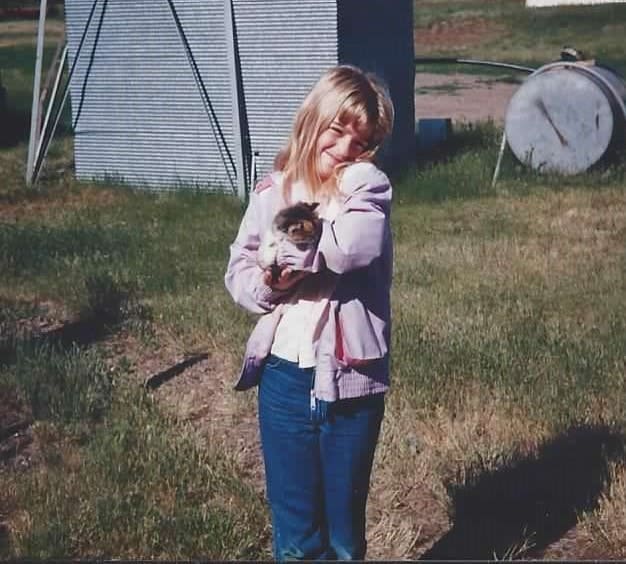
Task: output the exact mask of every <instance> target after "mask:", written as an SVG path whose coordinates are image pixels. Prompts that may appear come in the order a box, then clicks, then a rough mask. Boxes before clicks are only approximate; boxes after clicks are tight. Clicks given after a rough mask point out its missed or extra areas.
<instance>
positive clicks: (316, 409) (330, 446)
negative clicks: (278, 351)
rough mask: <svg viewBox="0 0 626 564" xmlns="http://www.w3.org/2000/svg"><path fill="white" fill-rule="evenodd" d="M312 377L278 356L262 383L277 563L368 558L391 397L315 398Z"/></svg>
mask: <svg viewBox="0 0 626 564" xmlns="http://www.w3.org/2000/svg"><path fill="white" fill-rule="evenodd" d="M313 378H314V371H313V369H312V368H311V369H302V368H299V367H298V365H297V364H296V363H293V362H288V361H286V360H283V359H280V358H278V357H276V356H273V355H271V356H270V357H269V358H268V360H267V363H266V365H265V369H264V371H263V374H262V376H261V382H260V384H259V423H260V429H261V445H262V448H263V457H264V461H265V477H266V482H267V496H268V499H269V504H270V509H271V514H272V530H273V550H274V558H275V559H276V560H279V561H283V560H293V559H295V560H298V559H302V560H316V559H317V560H333V559H339V560H362V559H363V558H364V557H365V549H366V542H365V504H366V501H367V493H368V489H369V480H370V473H371V470H372V461H373V458H374V450H375V448H376V442H377V440H378V434H379V431H380V424H381V421H382V418H383V413H384V409H385V404H384V394H377V395H373V396H366V397H362V398H355V399H348V400H340V401H337V402H333V403H327V402H321V401H319V400H316V399H315V398H313V400H312V399H311V398H312V396H311V389H312V384H313Z"/></svg>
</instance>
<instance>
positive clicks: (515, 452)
mask: <svg viewBox="0 0 626 564" xmlns="http://www.w3.org/2000/svg"><path fill="white" fill-rule="evenodd" d="M546 436H548V429H547V427H546V426H545V425H543V424H540V423H538V422H537V421H534V420H533V419H532V418H531V417H529V416H528V414H525V413H523V412H522V411H521V410H520V409H519V408H518V407H517V406H515V405H513V404H512V403H511V402H510V401H509V400H507V399H506V398H505V397H503V396H502V395H501V394H498V393H495V392H492V391H489V390H487V389H485V388H481V387H480V386H474V387H468V389H467V390H465V391H464V392H462V393H460V394H459V400H458V403H457V404H456V405H454V406H443V405H438V406H434V408H433V409H432V410H416V409H415V407H414V405H412V402H411V401H410V396H409V395H408V394H406V393H405V390H403V387H402V386H401V385H399V386H397V388H396V389H395V390H394V392H393V393H392V394H391V395H390V397H389V401H388V403H387V413H386V416H385V422H384V425H383V435H382V438H381V441H380V444H379V447H378V452H377V457H376V466H375V470H374V476H373V488H372V493H371V505H372V506H374V508H371V509H370V515H369V520H370V529H369V531H368V539H369V543H370V547H371V549H370V552H369V555H370V557H372V558H376V557H383V556H382V555H384V557H385V558H392V559H394V558H415V557H416V556H417V555H419V554H422V553H424V552H425V551H426V550H427V549H429V548H430V547H431V546H432V545H433V544H434V543H435V542H436V541H437V540H438V539H439V538H440V537H441V536H442V535H443V533H444V532H445V531H446V530H447V529H449V527H450V525H451V523H452V519H453V517H454V507H453V506H452V500H451V498H450V495H449V492H450V490H451V489H454V488H455V487H457V488H458V487H462V486H466V485H468V484H469V483H471V481H472V480H473V479H475V477H476V475H477V474H480V473H486V472H493V471H497V470H498V469H500V468H501V467H503V466H506V464H508V463H511V462H512V461H514V460H517V459H519V458H526V457H529V456H532V454H533V453H534V452H535V450H536V447H537V445H539V444H540V443H541V442H542V441H543V440H544V439H545V438H546Z"/></svg>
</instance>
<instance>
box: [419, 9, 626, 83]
mask: <svg viewBox="0 0 626 564" xmlns="http://www.w3.org/2000/svg"><path fill="white" fill-rule="evenodd" d="M414 20H415V24H416V34H417V35H418V37H419V34H420V33H421V32H422V31H421V30H422V29H428V28H430V27H432V26H433V25H438V24H441V22H447V23H448V24H450V25H460V24H461V22H463V21H467V20H470V21H471V22H477V21H478V22H483V23H484V24H485V25H486V29H487V30H490V31H489V32H486V33H484V37H482V38H481V35H480V34H479V35H478V38H473V39H468V40H466V41H465V42H463V41H464V40H463V39H462V38H461V37H459V39H458V41H455V40H454V34H452V35H451V37H450V38H449V39H448V41H447V42H446V43H444V44H438V43H437V42H436V41H433V42H431V45H429V46H420V49H418V51H416V56H418V57H419V56H432V55H439V56H460V57H462V58H474V59H486V60H492V61H499V62H508V63H516V64H522V65H527V66H531V67H538V66H540V65H542V64H545V63H548V62H550V61H554V60H557V59H558V58H559V53H560V51H561V48H562V47H563V46H564V45H569V46H573V47H576V48H577V49H580V50H582V51H583V52H584V53H586V54H587V55H588V56H590V57H592V58H595V59H597V60H599V61H600V62H602V63H604V64H607V65H611V66H613V67H614V68H616V69H617V70H618V72H620V73H622V74H624V73H625V72H626V63H625V61H626V46H625V45H624V42H623V41H622V39H621V38H622V37H624V35H625V34H626V6H624V5H623V4H609V5H602V6H598V5H596V6H561V7H555V8H538V9H530V8H526V7H525V6H524V2H522V1H520V0H504V1H501V2H489V3H485V2H476V1H475V0H467V1H454V2H446V1H443V0H427V1H425V2H415V4H414ZM469 68H470V67H463V68H462V70H463V71H464V72H465V71H466V70H468V69H469Z"/></svg>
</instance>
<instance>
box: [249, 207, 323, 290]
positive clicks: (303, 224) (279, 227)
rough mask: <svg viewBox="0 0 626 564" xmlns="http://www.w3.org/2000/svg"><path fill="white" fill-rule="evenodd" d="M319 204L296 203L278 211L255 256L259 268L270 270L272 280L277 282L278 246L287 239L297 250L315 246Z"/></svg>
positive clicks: (278, 269) (278, 268)
mask: <svg viewBox="0 0 626 564" xmlns="http://www.w3.org/2000/svg"><path fill="white" fill-rule="evenodd" d="M318 205H319V204H318V203H317V202H314V203H312V204H307V203H306V202H298V203H297V204H294V205H292V206H288V207H286V208H284V209H282V210H280V211H279V212H278V213H277V214H276V216H275V217H274V220H273V221H272V227H271V228H270V229H269V230H268V231H267V233H265V235H264V237H263V239H262V241H261V244H260V246H259V251H258V255H257V261H258V263H259V266H260V267H261V268H263V269H264V270H265V269H268V268H269V269H271V271H272V280H274V281H276V280H278V277H279V275H280V266H279V265H278V264H277V263H276V255H277V252H278V244H279V243H280V242H281V241H284V240H285V239H287V240H288V241H290V242H291V243H293V244H294V245H296V246H297V247H298V248H299V249H301V250H304V249H307V248H310V247H311V246H312V245H314V244H315V241H316V239H317V235H318V233H319V225H320V221H321V220H320V218H319V216H318V215H317V212H316V211H315V209H316V208H317V206H318Z"/></svg>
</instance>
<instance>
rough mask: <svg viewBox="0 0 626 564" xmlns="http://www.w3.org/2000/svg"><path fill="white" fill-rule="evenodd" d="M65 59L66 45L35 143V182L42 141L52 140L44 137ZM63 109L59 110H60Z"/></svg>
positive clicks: (49, 137)
mask: <svg viewBox="0 0 626 564" xmlns="http://www.w3.org/2000/svg"><path fill="white" fill-rule="evenodd" d="M66 58H67V45H65V47H64V48H63V53H62V54H61V60H60V62H59V66H58V68H57V75H56V78H55V80H54V86H53V87H52V92H51V94H50V100H49V101H48V110H47V111H46V117H45V119H44V120H43V127H42V128H41V136H40V137H39V143H37V150H36V151H35V161H34V162H35V164H34V167H33V173H34V180H35V181H36V180H37V177H38V176H39V168H40V163H41V159H40V158H39V156H40V155H41V148H42V146H43V141H44V139H48V140H52V137H51V136H48V137H46V131H47V130H48V122H49V121H50V114H51V113H52V107H53V106H54V102H55V100H56V97H57V90H58V89H59V84H60V82H61V76H63V67H64V66H65V59H66ZM62 109H63V108H61V110H62Z"/></svg>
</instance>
